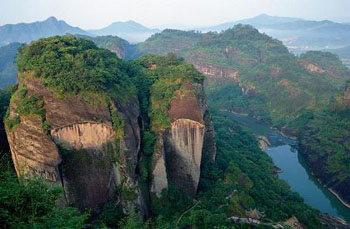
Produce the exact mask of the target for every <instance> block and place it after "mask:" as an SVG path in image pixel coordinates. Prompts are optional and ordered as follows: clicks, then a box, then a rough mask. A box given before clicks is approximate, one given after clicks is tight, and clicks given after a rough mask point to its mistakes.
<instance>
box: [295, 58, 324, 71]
mask: <svg viewBox="0 0 350 229" xmlns="http://www.w3.org/2000/svg"><path fill="white" fill-rule="evenodd" d="M299 64H300V65H301V66H303V67H304V68H306V69H307V70H308V71H309V72H311V73H321V74H324V73H326V72H327V71H326V70H324V69H322V68H320V67H319V66H317V65H316V64H313V63H308V62H306V61H299Z"/></svg>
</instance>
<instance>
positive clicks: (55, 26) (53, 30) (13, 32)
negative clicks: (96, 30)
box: [0, 17, 91, 46]
mask: <svg viewBox="0 0 350 229" xmlns="http://www.w3.org/2000/svg"><path fill="white" fill-rule="evenodd" d="M64 34H83V35H91V34H89V33H88V32H86V31H84V30H82V29H80V28H79V27H73V26H70V25H68V24H67V23H66V22H65V21H63V20H57V19H56V18H55V17H49V18H48V19H46V20H45V21H38V22H33V23H19V24H7V25H4V26H1V27H0V46H3V45H7V44H9V43H12V42H19V43H28V42H30V41H32V40H37V39H39V38H43V37H50V36H54V35H64Z"/></svg>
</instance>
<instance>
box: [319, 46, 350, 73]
mask: <svg viewBox="0 0 350 229" xmlns="http://www.w3.org/2000/svg"><path fill="white" fill-rule="evenodd" d="M322 51H325V52H331V53H334V54H336V55H338V56H339V58H340V59H341V60H342V61H343V63H344V64H345V65H346V66H347V67H348V68H350V45H349V46H346V47H343V48H338V49H324V50H322Z"/></svg>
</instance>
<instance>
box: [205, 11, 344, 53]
mask: <svg viewBox="0 0 350 229" xmlns="http://www.w3.org/2000/svg"><path fill="white" fill-rule="evenodd" d="M237 24H248V25H252V26H254V27H256V28H257V29H259V31H260V32H264V33H266V34H267V35H270V36H272V37H274V38H277V39H279V40H281V41H283V43H284V44H285V45H286V46H287V47H288V48H289V49H290V50H292V51H294V52H295V53H297V54H299V53H302V52H305V51H308V50H321V49H327V48H330V49H334V48H340V47H344V46H347V45H350V24H346V23H344V24H343V23H336V22H332V21H328V20H324V21H310V20H304V19H300V18H290V17H276V16H269V15H267V14H261V15H259V16H256V17H254V18H249V19H244V20H239V21H234V22H228V23H223V24H220V25H216V26H212V27H206V28H200V29H199V30H201V31H204V32H207V31H217V32H219V31H221V30H226V29H228V28H231V27H233V26H234V25H237Z"/></svg>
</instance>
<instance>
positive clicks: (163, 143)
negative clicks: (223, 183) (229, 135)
mask: <svg viewBox="0 0 350 229" xmlns="http://www.w3.org/2000/svg"><path fill="white" fill-rule="evenodd" d="M183 86H184V87H185V88H187V90H185V91H182V90H178V91H176V92H175V96H174V97H173V99H172V100H171V103H170V109H169V111H168V113H169V117H170V121H171V126H170V127H169V128H167V129H166V130H165V131H164V132H163V133H162V134H161V135H160V137H158V141H157V143H156V149H157V150H156V152H155V154H154V159H153V162H154V167H153V177H154V179H153V183H152V191H153V192H154V193H155V194H157V196H160V193H161V191H162V190H163V189H165V188H168V185H169V184H172V185H174V186H176V187H178V188H180V189H181V190H182V191H183V192H185V193H187V194H189V195H191V196H194V195H195V194H196V192H197V187H198V183H199V178H200V166H201V160H202V157H203V156H205V157H206V158H207V159H208V160H210V161H213V160H215V155H216V146H215V139H214V137H215V134H214V129H213V125H212V121H211V117H210V114H209V112H208V110H207V105H206V102H205V97H204V92H203V88H202V85H199V84H191V83H185V84H184V85H183ZM204 141H206V142H204ZM204 153H205V154H206V155H203V154H204Z"/></svg>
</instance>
